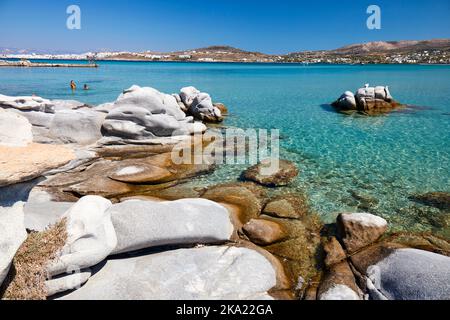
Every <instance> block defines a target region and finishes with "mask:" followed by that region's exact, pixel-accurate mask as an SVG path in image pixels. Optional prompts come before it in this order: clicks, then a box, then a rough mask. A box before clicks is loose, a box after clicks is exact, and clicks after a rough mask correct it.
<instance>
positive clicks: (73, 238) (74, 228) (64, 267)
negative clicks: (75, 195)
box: [47, 196, 117, 275]
mask: <svg viewBox="0 0 450 320" xmlns="http://www.w3.org/2000/svg"><path fill="white" fill-rule="evenodd" d="M111 205H112V204H111V201H109V200H106V199H104V198H102V197H98V196H86V197H83V198H81V199H80V200H79V201H78V202H77V203H76V204H74V205H73V206H72V207H71V208H70V209H69V210H68V211H67V212H66V213H65V214H64V215H63V218H64V219H66V229H67V240H66V244H65V245H64V247H63V249H62V251H61V253H60V255H59V257H57V259H56V260H55V261H53V262H52V263H51V264H50V265H49V266H48V267H47V271H48V272H49V274H50V275H58V274H62V273H65V272H67V271H68V270H73V269H74V268H77V269H78V270H81V269H84V268H89V267H92V266H94V265H96V264H97V263H99V262H101V261H102V260H104V259H105V258H106V257H107V256H108V255H109V254H110V253H111V252H112V251H113V250H114V248H115V247H116V245H117V237H116V232H115V230H114V227H113V224H112V222H111V215H110V213H109V211H108V209H109V207H111Z"/></svg>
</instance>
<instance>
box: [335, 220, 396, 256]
mask: <svg viewBox="0 0 450 320" xmlns="http://www.w3.org/2000/svg"><path fill="white" fill-rule="evenodd" d="M336 222H337V227H338V232H339V235H340V238H341V239H342V241H343V243H344V245H345V248H346V249H347V251H348V252H349V253H353V252H355V251H358V250H359V249H362V248H364V247H366V246H368V245H370V244H372V243H373V242H375V241H377V240H378V239H379V238H380V237H381V236H382V235H383V234H384V233H385V232H386V230H387V227H388V226H387V222H386V220H384V219H383V218H381V217H377V216H375V215H373V214H370V213H341V214H340V215H339V216H338V217H337V220H336Z"/></svg>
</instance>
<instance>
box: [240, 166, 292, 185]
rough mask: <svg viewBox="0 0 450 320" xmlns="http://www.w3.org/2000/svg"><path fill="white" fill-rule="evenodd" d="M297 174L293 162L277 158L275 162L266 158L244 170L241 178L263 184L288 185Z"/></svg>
mask: <svg viewBox="0 0 450 320" xmlns="http://www.w3.org/2000/svg"><path fill="white" fill-rule="evenodd" d="M297 175H298V169H297V167H296V165H295V164H294V163H293V162H291V161H287V160H279V161H278V163H277V162H276V161H274V160H271V159H266V160H263V161H261V162H260V163H259V164H257V165H254V166H252V167H250V168H248V169H247V170H245V171H244V173H243V178H244V179H245V180H250V181H254V182H256V183H259V184H261V185H263V186H267V187H278V186H285V185H288V184H289V183H290V182H292V180H294V179H295V177H297Z"/></svg>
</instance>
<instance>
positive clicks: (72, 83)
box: [70, 80, 77, 91]
mask: <svg viewBox="0 0 450 320" xmlns="http://www.w3.org/2000/svg"><path fill="white" fill-rule="evenodd" d="M76 88H77V85H76V84H75V82H74V81H73V80H70V89H72V91H74V90H76Z"/></svg>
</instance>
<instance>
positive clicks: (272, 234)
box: [242, 219, 287, 245]
mask: <svg viewBox="0 0 450 320" xmlns="http://www.w3.org/2000/svg"><path fill="white" fill-rule="evenodd" d="M242 229H243V231H244V233H245V234H246V235H247V237H249V239H250V240H251V241H252V242H253V243H256V244H259V245H269V244H272V243H275V242H279V241H281V240H283V239H285V238H286V237H287V234H286V232H285V231H284V230H283V228H282V227H281V226H280V225H279V224H278V223H276V222H273V221H269V220H264V219H252V220H250V221H249V222H247V223H246V224H245V225H244V226H243V227H242Z"/></svg>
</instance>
